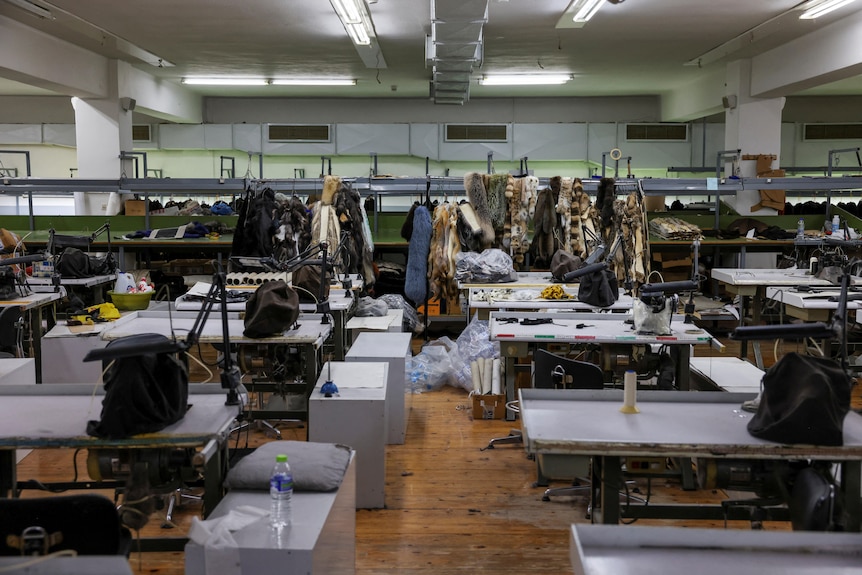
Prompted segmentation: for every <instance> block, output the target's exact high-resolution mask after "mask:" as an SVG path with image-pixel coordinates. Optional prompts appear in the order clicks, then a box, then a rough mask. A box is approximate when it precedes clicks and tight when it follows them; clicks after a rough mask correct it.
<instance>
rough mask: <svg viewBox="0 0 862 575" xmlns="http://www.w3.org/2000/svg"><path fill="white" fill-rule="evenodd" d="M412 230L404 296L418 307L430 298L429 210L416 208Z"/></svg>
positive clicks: (408, 249)
mask: <svg viewBox="0 0 862 575" xmlns="http://www.w3.org/2000/svg"><path fill="white" fill-rule="evenodd" d="M412 228H413V229H412V231H411V233H410V243H409V244H408V246H407V270H406V274H405V279H404V295H406V296H407V297H408V298H409V299H410V300H411V301H412V302H413V305H415V306H418V305H420V304H422V303H424V302H425V298H426V297H427V296H428V258H429V254H430V250H431V214H430V212H428V208H426V207H425V206H421V205H419V206H416V209H414V210H413V224H412Z"/></svg>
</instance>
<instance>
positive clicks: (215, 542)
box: [189, 505, 269, 575]
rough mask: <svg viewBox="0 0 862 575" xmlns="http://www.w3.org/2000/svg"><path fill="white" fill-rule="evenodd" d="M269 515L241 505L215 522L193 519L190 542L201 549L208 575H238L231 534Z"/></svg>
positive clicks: (235, 546)
mask: <svg viewBox="0 0 862 575" xmlns="http://www.w3.org/2000/svg"><path fill="white" fill-rule="evenodd" d="M268 515H269V511H266V510H263V509H259V508H257V507H252V506H250V505H240V506H238V507H237V508H236V509H232V510H231V511H230V512H229V513H228V514H227V515H223V516H221V517H217V518H215V519H207V520H205V521H204V520H201V519H198V518H197V517H192V525H191V527H190V528H189V539H191V540H192V541H194V542H195V543H197V544H198V545H202V546H203V547H204V566H205V568H206V573H207V575H240V573H241V572H242V569H241V568H240V559H239V547H238V546H237V543H236V540H235V539H234V538H233V535H232V533H233V532H234V531H239V530H240V529H242V528H244V527H247V526H248V525H251V524H252V523H254V522H255V521H258V520H260V519H261V518H262V517H267V516H268Z"/></svg>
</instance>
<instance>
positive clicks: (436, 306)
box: [416, 298, 440, 315]
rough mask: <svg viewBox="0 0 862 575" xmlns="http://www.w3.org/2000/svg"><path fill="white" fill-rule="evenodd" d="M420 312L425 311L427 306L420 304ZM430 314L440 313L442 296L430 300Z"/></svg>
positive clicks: (417, 309) (418, 309)
mask: <svg viewBox="0 0 862 575" xmlns="http://www.w3.org/2000/svg"><path fill="white" fill-rule="evenodd" d="M416 311H418V312H419V313H425V306H424V305H420V306H418V307H417V308H416ZM428 315H440V298H434V299H429V300H428Z"/></svg>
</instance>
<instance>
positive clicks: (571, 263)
mask: <svg viewBox="0 0 862 575" xmlns="http://www.w3.org/2000/svg"><path fill="white" fill-rule="evenodd" d="M582 267H584V260H582V259H581V258H580V256H576V255H574V254H573V253H571V252H567V251H565V250H557V251H555V252H554V256H553V257H552V258H551V275H552V276H553V278H554V281H558V282H559V281H564V280H563V276H564V275H566V274H567V273H569V272H573V271H575V270H578V269H581V268H582Z"/></svg>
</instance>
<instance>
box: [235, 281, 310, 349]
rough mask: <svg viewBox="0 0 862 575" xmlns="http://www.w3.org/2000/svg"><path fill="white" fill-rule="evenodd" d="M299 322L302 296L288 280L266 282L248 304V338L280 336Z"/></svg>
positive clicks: (245, 332) (246, 325)
mask: <svg viewBox="0 0 862 575" xmlns="http://www.w3.org/2000/svg"><path fill="white" fill-rule="evenodd" d="M297 318H299V296H297V295H296V291H294V289H293V288H292V287H290V286H289V285H287V283H286V282H285V281H284V280H276V281H271V282H266V283H265V284H263V285H261V286H260V287H259V288H257V289H256V290H254V293H253V294H251V297H250V298H248V301H247V302H246V303H245V319H244V320H243V322H244V325H245V329H244V330H243V332H242V333H243V335H244V336H245V337H253V338H264V337H269V336H272V335H280V334H282V333H284V332H285V331H286V330H288V329H290V327H291V326H292V325H293V324H295V323H296V320H297Z"/></svg>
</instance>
